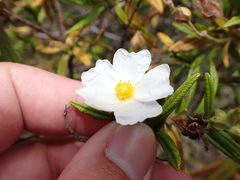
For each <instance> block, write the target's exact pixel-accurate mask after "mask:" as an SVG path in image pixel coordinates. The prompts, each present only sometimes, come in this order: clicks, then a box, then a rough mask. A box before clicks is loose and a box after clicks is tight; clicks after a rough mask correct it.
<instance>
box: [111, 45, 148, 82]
mask: <svg viewBox="0 0 240 180" xmlns="http://www.w3.org/2000/svg"><path fill="white" fill-rule="evenodd" d="M150 63H151V54H150V52H149V51H148V50H142V51H139V52H137V53H135V52H131V53H128V52H127V51H126V50H125V49H119V50H117V51H116V53H115V54H114V57H113V67H114V69H115V70H116V71H117V73H118V75H119V77H120V78H121V80H122V81H123V82H127V81H129V80H130V82H131V83H132V84H133V85H135V84H136V83H138V82H139V81H140V80H141V79H142V77H143V75H144V74H145V72H146V70H147V69H148V68H149V66H150Z"/></svg>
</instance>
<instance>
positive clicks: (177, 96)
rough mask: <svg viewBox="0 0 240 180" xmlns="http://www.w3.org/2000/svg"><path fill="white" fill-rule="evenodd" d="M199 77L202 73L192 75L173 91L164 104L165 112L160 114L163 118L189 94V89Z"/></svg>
mask: <svg viewBox="0 0 240 180" xmlns="http://www.w3.org/2000/svg"><path fill="white" fill-rule="evenodd" d="M199 77H200V73H196V74H194V75H192V76H191V77H189V78H188V79H187V80H186V81H185V82H184V83H183V84H182V85H181V86H180V87H179V88H178V89H177V90H176V91H175V92H174V93H173V95H172V96H171V97H170V98H169V99H168V101H167V102H165V103H164V105H163V112H162V114H161V115H160V117H161V118H163V117H164V118H166V117H167V116H168V115H169V114H170V113H171V112H172V110H173V109H174V108H175V106H176V105H177V104H178V103H179V102H180V101H181V100H182V98H183V97H184V96H185V95H186V94H187V92H188V91H189V89H190V88H191V87H192V86H193V85H194V83H195V82H196V81H197V80H198V78H199Z"/></svg>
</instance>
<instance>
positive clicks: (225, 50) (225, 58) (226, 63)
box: [222, 40, 231, 68]
mask: <svg viewBox="0 0 240 180" xmlns="http://www.w3.org/2000/svg"><path fill="white" fill-rule="evenodd" d="M230 43H231V40H229V41H228V42H227V43H226V44H225V45H224V47H223V52H222V55H223V64H224V66H225V67H226V68H227V67H229V58H228V50H229V46H230Z"/></svg>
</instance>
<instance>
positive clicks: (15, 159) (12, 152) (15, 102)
mask: <svg viewBox="0 0 240 180" xmlns="http://www.w3.org/2000/svg"><path fill="white" fill-rule="evenodd" d="M0 82H1V86H0V89H1V91H0V92H1V93H0V99H1V103H0V112H1V116H0V123H1V126H0V132H1V136H0V153H1V154H0V179H25V180H28V179H31V180H32V179H46V180H47V179H57V178H59V179H71V180H72V179H89V180H91V179H98V180H101V179H119V180H123V179H124V180H125V179H129V178H130V179H133V180H135V179H136V180H140V179H146V180H147V179H151V180H155V179H164V180H167V179H171V180H174V179H184V180H188V179H192V178H191V177H189V176H188V175H186V174H184V173H183V172H182V171H175V170H174V169H173V168H172V167H171V166H169V165H166V164H163V163H161V162H158V161H156V160H155V156H156V141H155V137H154V134H153V132H152V131H151V129H150V128H149V127H148V126H146V125H145V124H140V123H139V124H136V125H134V126H121V125H118V124H116V123H115V122H112V123H109V121H102V120H101V121H100V120H95V119H93V118H91V117H89V116H86V115H84V114H81V113H80V112H78V111H76V110H75V109H73V108H70V109H69V111H68V122H69V124H70V126H71V127H72V128H73V129H74V130H75V132H76V133H78V134H81V135H83V136H87V137H91V138H90V139H89V140H88V141H87V142H86V143H82V142H79V141H77V140H75V139H73V138H71V137H66V136H65V135H68V134H69V131H68V130H66V128H65V124H64V122H63V110H64V105H65V104H66V103H68V102H69V101H70V100H75V101H82V99H80V97H78V96H77V95H76V94H75V93H74V91H75V90H76V89H79V88H81V87H82V85H81V83H80V82H79V81H75V80H70V79H67V78H64V77H61V76H58V75H55V74H52V73H49V72H46V71H43V70H40V69H37V68H33V67H29V66H24V65H20V64H13V63H0ZM108 123H109V124H108ZM106 124H107V125H106ZM105 125H106V126H105ZM103 126H105V127H103ZM102 127H103V128H102ZM101 128H102V129H101ZM99 129H101V130H100V131H98V130H99ZM23 130H27V131H29V132H32V133H35V134H40V135H45V136H48V137H41V138H39V139H35V140H28V141H25V142H23V143H19V144H16V145H13V146H11V145H12V144H13V143H14V142H15V141H16V140H17V139H18V138H19V136H20V135H21V133H22V131H23ZM49 136H51V137H49ZM57 136H64V137H57Z"/></svg>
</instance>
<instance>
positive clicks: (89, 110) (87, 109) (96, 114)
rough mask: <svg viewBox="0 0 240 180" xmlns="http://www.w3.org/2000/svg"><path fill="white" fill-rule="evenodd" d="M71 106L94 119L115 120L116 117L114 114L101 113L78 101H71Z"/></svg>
mask: <svg viewBox="0 0 240 180" xmlns="http://www.w3.org/2000/svg"><path fill="white" fill-rule="evenodd" d="M70 104H71V105H72V106H73V107H75V108H76V109H78V110H79V111H80V112H82V113H83V114H87V115H90V116H92V117H93V118H96V119H103V120H115V117H114V115H113V113H112V112H106V111H100V110H97V109H94V108H92V107H90V106H88V105H87V104H84V103H80V102H77V101H70Z"/></svg>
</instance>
